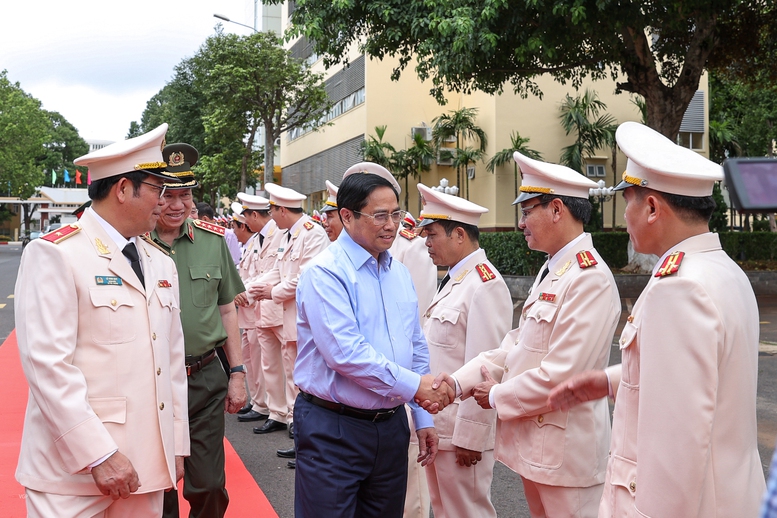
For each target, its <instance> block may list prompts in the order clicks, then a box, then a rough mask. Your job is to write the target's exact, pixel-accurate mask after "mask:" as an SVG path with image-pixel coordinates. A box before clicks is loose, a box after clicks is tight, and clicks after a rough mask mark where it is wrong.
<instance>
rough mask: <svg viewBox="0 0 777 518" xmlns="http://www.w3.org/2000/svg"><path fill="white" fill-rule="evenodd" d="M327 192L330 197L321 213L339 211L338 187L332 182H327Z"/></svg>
mask: <svg viewBox="0 0 777 518" xmlns="http://www.w3.org/2000/svg"><path fill="white" fill-rule="evenodd" d="M326 190H327V192H328V193H329V197H328V198H327V199H326V201H325V202H324V206H323V207H321V212H331V211H333V210H337V191H338V187H337V186H336V185H335V184H333V183H332V182H330V181H329V180H327V181H326Z"/></svg>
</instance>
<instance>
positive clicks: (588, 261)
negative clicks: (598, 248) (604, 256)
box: [576, 250, 599, 268]
mask: <svg viewBox="0 0 777 518" xmlns="http://www.w3.org/2000/svg"><path fill="white" fill-rule="evenodd" d="M576 257H577V264H578V265H579V266H580V268H588V267H589V266H594V265H596V264H599V263H597V262H596V258H595V257H594V254H592V253H591V252H589V251H588V250H584V251H582V252H578V254H577V256H576Z"/></svg>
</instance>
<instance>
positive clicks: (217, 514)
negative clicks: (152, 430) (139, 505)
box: [163, 362, 229, 518]
mask: <svg viewBox="0 0 777 518" xmlns="http://www.w3.org/2000/svg"><path fill="white" fill-rule="evenodd" d="M188 381H189V391H188V393H189V437H190V442H191V455H190V456H189V457H186V459H185V460H184V469H185V474H184V478H183V497H184V498H185V499H186V500H187V501H188V502H189V505H190V506H191V513H190V514H189V516H190V518H222V517H223V516H224V513H225V512H226V511H227V505H228V504H229V496H228V495H227V489H226V487H225V486H226V476H225V474H224V401H225V399H226V397H227V384H228V379H227V376H225V374H224V370H223V368H222V367H221V364H220V363H219V362H210V363H209V364H208V365H206V366H205V367H204V368H203V369H202V370H200V371H199V372H196V373H194V374H192V375H191V376H189V377H188ZM163 516H164V517H165V518H178V516H179V514H178V492H177V491H169V492H167V493H165V512H164V515H163Z"/></svg>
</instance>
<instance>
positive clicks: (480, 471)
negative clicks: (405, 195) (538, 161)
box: [418, 184, 513, 518]
mask: <svg viewBox="0 0 777 518" xmlns="http://www.w3.org/2000/svg"><path fill="white" fill-rule="evenodd" d="M418 191H419V192H420V193H421V200H422V204H423V211H422V212H421V218H422V219H421V223H420V224H419V226H420V227H424V226H426V225H428V224H431V223H433V222H435V221H438V220H451V221H457V222H461V223H466V224H469V225H475V226H477V224H478V223H479V221H480V215H481V214H482V213H485V212H487V211H488V209H486V208H484V207H481V206H479V205H476V204H474V203H472V202H469V201H467V200H465V199H462V198H458V197H456V196H451V195H449V194H444V193H439V192H436V191H433V190H432V189H430V188H429V187H427V186H426V185H423V184H418ZM448 274H449V276H450V277H449V280H448V281H447V282H446V283H445V285H444V286H442V287H441V288H440V290H439V292H437V293H436V294H435V295H434V298H433V299H432V302H431V303H430V304H429V306H428V307H427V309H426V311H425V313H424V316H423V320H422V322H423V329H424V335H425V336H426V342H427V344H428V345H429V367H430V369H431V371H432V372H433V373H439V372H453V371H455V370H457V369H459V368H461V367H462V366H463V365H464V364H466V363H467V362H468V361H469V360H471V359H473V358H475V357H476V356H478V355H479V354H480V353H482V352H485V351H488V350H490V349H494V348H496V347H498V345H499V343H500V342H501V341H502V338H503V337H504V335H505V334H507V332H508V331H509V330H510V324H511V323H512V318H513V303H512V299H511V297H510V290H508V288H507V284H505V281H504V279H502V276H501V275H500V274H499V272H498V271H497V269H496V268H495V267H494V265H493V264H491V262H490V261H488V259H487V258H486V253H485V251H484V250H483V249H482V248H478V249H477V250H476V251H475V252H473V253H471V254H469V255H468V256H467V257H465V258H463V259H462V260H461V261H460V262H459V263H458V264H456V265H455V266H453V267H452V268H451V269H450V271H449V272H448ZM495 424H496V412H495V411H494V410H484V409H483V408H481V407H480V406H479V405H478V404H477V402H476V401H475V399H474V398H469V399H467V400H465V401H461V400H456V401H454V402H453V403H452V404H451V405H449V406H447V407H445V409H444V410H442V411H441V412H440V413H438V414H436V415H435V416H434V425H435V428H436V429H437V435H438V436H439V438H440V444H439V452H438V454H437V458H436V459H435V461H434V464H431V465H428V466H426V474H427V479H428V481H429V493H430V495H431V500H432V508H433V509H434V515H435V516H436V517H440V518H446V517H447V518H451V517H457V516H458V517H471V516H478V517H484V518H485V517H488V516H492V517H496V511H495V510H494V506H493V505H492V503H491V480H492V478H493V471H494V452H493V449H494V429H495ZM456 447H460V448H466V449H468V450H474V451H478V452H482V460H481V461H479V462H478V463H477V464H475V465H473V466H470V467H464V466H459V465H458V464H457V463H456Z"/></svg>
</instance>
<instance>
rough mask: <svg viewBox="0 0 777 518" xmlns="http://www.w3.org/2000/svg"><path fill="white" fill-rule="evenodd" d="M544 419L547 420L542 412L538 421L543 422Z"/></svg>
mask: <svg viewBox="0 0 777 518" xmlns="http://www.w3.org/2000/svg"><path fill="white" fill-rule="evenodd" d="M544 420H545V416H544V415H542V414H540V416H539V417H538V418H537V422H538V423H541V422H543V421H544Z"/></svg>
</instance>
